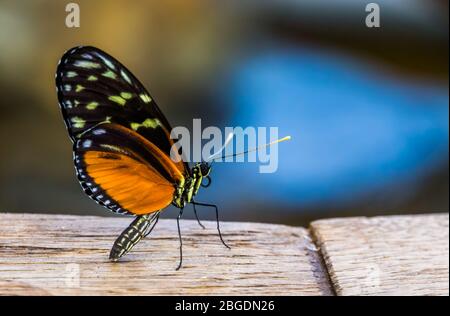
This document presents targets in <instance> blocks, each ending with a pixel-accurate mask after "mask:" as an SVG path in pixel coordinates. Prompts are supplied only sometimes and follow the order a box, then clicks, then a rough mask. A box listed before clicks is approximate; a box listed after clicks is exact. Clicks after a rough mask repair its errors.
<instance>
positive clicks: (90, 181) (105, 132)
mask: <svg viewBox="0 0 450 316" xmlns="http://www.w3.org/2000/svg"><path fill="white" fill-rule="evenodd" d="M119 144H120V145H119ZM74 161H75V167H76V171H77V175H78V179H79V181H80V183H81V186H82V187H83V189H84V191H85V193H86V194H87V195H89V196H90V197H91V198H92V199H94V200H95V201H96V202H97V203H99V204H101V205H103V206H105V207H106V208H108V209H110V210H111V211H113V212H116V213H128V214H135V215H142V214H148V213H153V212H156V211H158V210H160V209H163V208H165V207H166V206H168V205H169V204H170V203H171V202H172V199H173V195H174V192H175V187H176V185H177V184H178V183H180V182H182V181H184V176H183V174H182V173H181V172H180V170H179V169H178V168H177V166H176V165H175V164H174V163H173V161H172V160H171V159H170V158H169V157H168V156H167V155H166V154H165V153H164V152H162V151H161V150H160V149H159V147H158V146H156V145H155V144H153V143H151V142H150V141H148V140H147V139H146V138H144V137H143V136H142V135H140V134H138V133H136V132H135V131H133V130H131V129H128V128H125V127H123V126H121V125H118V124H113V123H103V124H99V125H98V126H96V127H93V128H91V129H90V130H88V131H86V132H85V133H84V134H83V135H81V136H80V137H79V138H77V140H76V141H75V143H74Z"/></svg>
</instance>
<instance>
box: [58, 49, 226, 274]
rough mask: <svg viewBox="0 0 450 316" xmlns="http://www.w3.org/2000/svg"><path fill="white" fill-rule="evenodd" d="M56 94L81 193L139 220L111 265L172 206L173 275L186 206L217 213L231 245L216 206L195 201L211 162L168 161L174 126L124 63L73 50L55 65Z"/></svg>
mask: <svg viewBox="0 0 450 316" xmlns="http://www.w3.org/2000/svg"><path fill="white" fill-rule="evenodd" d="M56 89H57V93H58V101H59V104H60V108H61V112H62V114H63V118H64V122H65V124H66V127H67V130H68V132H69V136H70V138H71V140H72V142H73V154H74V163H75V169H76V173H77V177H78V180H79V182H80V184H81V186H82V188H83V190H84V192H85V193H86V194H87V195H88V196H89V197H91V198H92V199H94V200H95V201H96V202H97V203H99V204H100V205H102V206H104V207H106V208H107V209H109V210H111V211H113V212H116V213H121V214H131V215H134V216H136V218H135V220H134V221H133V222H132V223H131V224H130V226H129V227H127V228H126V229H125V230H124V231H123V232H122V234H121V235H120V236H119V237H118V238H117V240H116V241H115V243H114V245H113V247H112V249H111V252H110V259H111V260H112V261H117V260H119V259H120V258H121V257H122V256H124V255H125V254H126V253H127V252H128V251H130V250H131V249H132V248H133V246H134V245H136V244H137V243H138V242H139V241H140V240H141V239H142V238H143V237H145V236H147V235H148V234H149V233H150V232H151V231H152V229H153V228H154V226H155V225H156V223H157V221H158V218H159V214H160V212H161V210H163V209H164V208H165V207H167V206H169V205H170V204H172V205H174V206H176V207H178V208H179V209H180V212H179V215H178V217H177V226H178V235H179V240H180V261H179V264H178V267H177V270H178V269H179V268H180V267H181V264H182V240H181V234H180V223H179V220H180V218H181V215H182V214H183V208H184V207H185V205H186V203H192V204H193V206H194V212H195V215H196V217H197V212H196V209H195V206H196V205H203V206H210V207H214V208H215V211H216V219H217V229H218V232H219V237H220V240H221V241H222V243H223V244H224V245H225V246H226V247H228V245H227V244H226V243H225V242H224V241H223V239H222V235H221V233H220V227H219V219H218V209H217V206H216V205H213V204H206V203H198V202H196V201H194V196H195V195H196V194H197V192H198V190H199V188H200V186H201V185H202V181H203V179H207V184H206V185H204V186H207V185H209V183H210V181H211V179H210V178H209V173H210V171H211V166H210V164H209V163H208V162H202V163H197V164H195V166H194V167H193V168H192V169H190V168H189V166H188V165H187V163H185V162H183V160H182V159H175V160H176V161H179V162H177V163H176V162H174V161H173V160H172V159H171V158H170V149H171V147H172V145H173V144H174V141H173V140H172V139H171V138H170V131H171V126H170V124H169V122H168V121H167V119H166V118H165V116H164V115H163V113H162V112H161V110H160V109H159V108H158V106H157V104H156V103H155V101H154V99H153V98H152V97H151V95H150V94H149V93H148V92H147V91H146V89H145V88H144V86H143V85H142V84H141V83H140V82H139V81H138V80H137V79H136V77H135V76H134V75H133V74H132V73H131V72H130V71H129V70H128V69H127V68H125V66H123V65H122V64H121V63H120V62H119V61H117V60H116V59H115V58H113V57H111V56H110V55H108V54H107V53H105V52H103V51H102V50H100V49H98V48H95V47H90V46H80V47H75V48H72V49H70V50H68V51H67V52H66V53H65V54H64V55H63V57H62V58H61V60H60V61H59V64H58V67H57V70H56ZM177 158H181V157H177ZM197 220H198V217H197ZM198 222H199V224H200V225H201V223H200V221H198ZM228 248H229V247H228Z"/></svg>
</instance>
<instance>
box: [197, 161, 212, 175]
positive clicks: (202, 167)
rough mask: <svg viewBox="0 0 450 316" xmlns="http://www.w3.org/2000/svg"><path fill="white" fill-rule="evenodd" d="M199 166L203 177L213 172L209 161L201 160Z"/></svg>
mask: <svg viewBox="0 0 450 316" xmlns="http://www.w3.org/2000/svg"><path fill="white" fill-rule="evenodd" d="M199 168H200V173H201V175H202V177H207V176H209V174H210V172H211V165H210V164H209V163H207V162H201V163H199Z"/></svg>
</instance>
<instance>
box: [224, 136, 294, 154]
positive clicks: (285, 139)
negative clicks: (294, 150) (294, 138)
mask: <svg viewBox="0 0 450 316" xmlns="http://www.w3.org/2000/svg"><path fill="white" fill-rule="evenodd" d="M290 139H291V136H286V137H283V138H280V139H277V140H274V141H273V142H270V143H267V144H264V145H260V146H258V147H255V148H252V149H249V150H246V151H243V152H240V153H236V154H233V155H227V156H222V157H221V158H222V159H224V158H227V157H236V156H241V155H245V154H248V153H251V152H254V151H258V150H260V149H262V148H266V147H269V146H272V145H274V144H278V143H281V142H284V141H287V140H290Z"/></svg>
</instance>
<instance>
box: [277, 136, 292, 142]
mask: <svg viewBox="0 0 450 316" xmlns="http://www.w3.org/2000/svg"><path fill="white" fill-rule="evenodd" d="M286 140H291V136H286V137H283V138H281V139H280V140H279V141H278V142H284V141H286Z"/></svg>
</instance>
